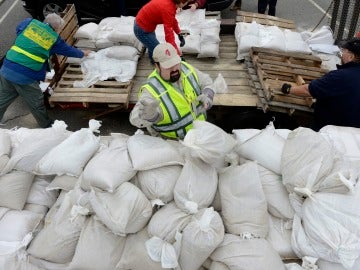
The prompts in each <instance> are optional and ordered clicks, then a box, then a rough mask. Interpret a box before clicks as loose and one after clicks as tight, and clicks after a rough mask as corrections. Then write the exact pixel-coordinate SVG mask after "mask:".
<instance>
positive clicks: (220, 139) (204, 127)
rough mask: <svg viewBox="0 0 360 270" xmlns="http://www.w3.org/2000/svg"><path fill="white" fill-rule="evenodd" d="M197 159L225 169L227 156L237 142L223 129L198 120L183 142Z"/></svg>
mask: <svg viewBox="0 0 360 270" xmlns="http://www.w3.org/2000/svg"><path fill="white" fill-rule="evenodd" d="M182 143H183V144H184V145H185V146H186V147H188V149H189V150H190V154H191V155H192V156H193V157H195V158H200V159H201V160H203V161H204V162H206V163H208V164H210V165H212V166H214V167H223V166H224V164H225V155H226V154H228V153H230V152H231V151H232V150H233V148H234V147H235V145H236V141H235V140H234V139H233V138H232V137H231V135H230V134H227V133H226V132H225V131H224V130H222V129H221V128H219V127H217V126H215V125H214V124H211V123H209V122H206V121H199V120H196V121H194V123H193V128H192V129H190V130H189V131H188V133H186V135H185V138H184V141H183V142H182Z"/></svg>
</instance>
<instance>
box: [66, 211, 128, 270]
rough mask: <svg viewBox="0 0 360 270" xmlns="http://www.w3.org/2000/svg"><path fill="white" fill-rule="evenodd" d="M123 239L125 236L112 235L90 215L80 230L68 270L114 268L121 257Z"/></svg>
mask: <svg viewBox="0 0 360 270" xmlns="http://www.w3.org/2000/svg"><path fill="white" fill-rule="evenodd" d="M125 241H126V238H125V237H120V236H117V235H114V234H113V233H112V232H111V231H110V230H109V229H108V228H107V227H105V225H104V224H102V223H101V222H100V221H98V220H96V218H95V216H92V217H91V218H89V220H88V222H87V224H86V225H85V227H84V228H83V230H82V231H81V234H80V239H79V242H78V244H77V246H76V250H75V255H74V257H73V260H72V262H71V263H70V265H69V270H72V269H74V270H75V269H76V270H81V269H83V270H98V269H104V270H110V269H115V268H116V264H117V263H118V262H119V260H120V259H121V255H122V251H123V249H124V246H125Z"/></svg>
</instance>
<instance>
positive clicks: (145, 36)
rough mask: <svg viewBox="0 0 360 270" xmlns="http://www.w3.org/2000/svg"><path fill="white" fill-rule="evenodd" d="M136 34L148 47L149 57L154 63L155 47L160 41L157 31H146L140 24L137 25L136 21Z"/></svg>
mask: <svg viewBox="0 0 360 270" xmlns="http://www.w3.org/2000/svg"><path fill="white" fill-rule="evenodd" d="M134 34H135V36H136V37H137V39H138V40H140V41H141V43H142V44H143V45H144V46H145V47H146V48H147V49H148V53H149V58H150V61H151V63H154V59H153V57H152V56H153V51H154V49H155V47H156V46H157V45H158V44H159V43H160V42H159V41H158V40H157V38H156V34H155V32H150V33H149V32H145V31H144V30H143V29H141V28H140V26H138V25H137V23H136V21H135V22H134Z"/></svg>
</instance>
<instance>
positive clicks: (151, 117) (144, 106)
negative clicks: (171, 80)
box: [139, 100, 160, 123]
mask: <svg viewBox="0 0 360 270" xmlns="http://www.w3.org/2000/svg"><path fill="white" fill-rule="evenodd" d="M159 105H160V102H159V101H158V100H140V105H139V117H140V118H141V119H143V120H146V121H149V122H153V123H156V122H157V120H158V118H159V111H158V110H159Z"/></svg>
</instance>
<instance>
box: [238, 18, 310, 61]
mask: <svg viewBox="0 0 360 270" xmlns="http://www.w3.org/2000/svg"><path fill="white" fill-rule="evenodd" d="M235 39H236V41H237V44H238V53H237V60H240V59H243V58H244V56H245V55H247V54H248V53H249V50H250V48H251V47H261V48H267V49H274V50H278V51H283V52H298V53H307V54H310V53H311V49H310V48H309V46H308V44H307V43H306V42H305V41H304V40H303V39H302V36H301V34H300V33H298V32H294V31H291V30H288V29H285V30H282V29H280V28H279V27H277V26H265V25H262V24H258V23H256V22H255V21H254V22H252V23H244V22H238V23H236V27H235Z"/></svg>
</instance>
